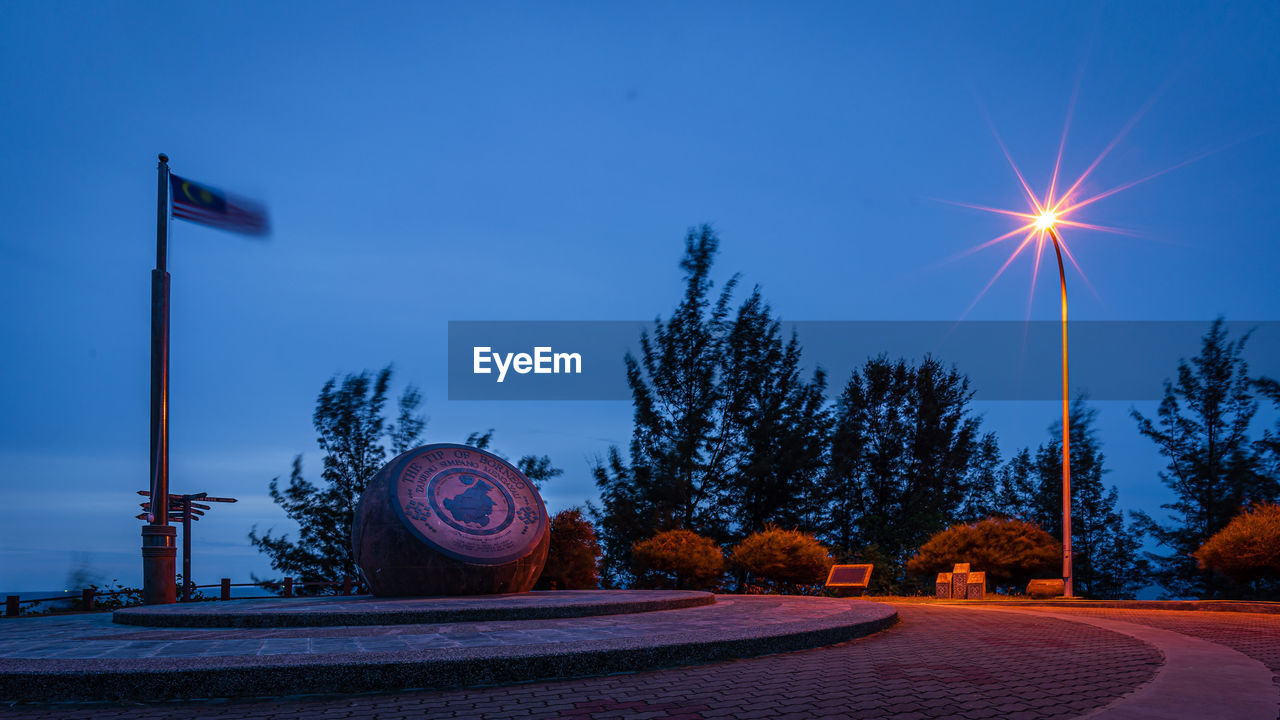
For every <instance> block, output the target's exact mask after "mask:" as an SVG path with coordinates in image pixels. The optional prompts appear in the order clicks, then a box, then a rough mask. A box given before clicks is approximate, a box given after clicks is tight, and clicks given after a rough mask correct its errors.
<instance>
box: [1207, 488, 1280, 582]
mask: <svg viewBox="0 0 1280 720" xmlns="http://www.w3.org/2000/svg"><path fill="white" fill-rule="evenodd" d="M1195 558H1196V561H1197V562H1198V563H1199V565H1200V567H1201V568H1203V569H1208V570H1214V571H1216V572H1219V573H1222V574H1223V575H1226V576H1227V577H1229V578H1231V579H1233V580H1237V581H1241V582H1247V581H1250V580H1256V579H1259V578H1263V577H1280V505H1276V504H1275V503H1261V504H1258V505H1255V506H1253V507H1252V508H1249V509H1247V510H1245V511H1244V512H1242V513H1240V514H1239V515H1237V516H1235V517H1234V518H1232V520H1231V522H1229V523H1227V526H1226V527H1224V528H1222V529H1221V530H1219V531H1218V532H1217V533H1216V534H1215V535H1214V536H1213V537H1211V538H1209V539H1208V540H1206V541H1205V543H1204V544H1203V545H1201V546H1200V549H1199V550H1196V551H1195Z"/></svg>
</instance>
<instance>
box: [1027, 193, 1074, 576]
mask: <svg viewBox="0 0 1280 720" xmlns="http://www.w3.org/2000/svg"><path fill="white" fill-rule="evenodd" d="M1057 221H1058V213H1055V212H1052V211H1045V212H1042V213H1040V215H1039V216H1038V217H1037V218H1036V229H1038V230H1041V231H1044V232H1045V233H1048V235H1049V237H1050V238H1052V240H1053V252H1054V254H1055V255H1056V256H1057V257H1058V287H1059V289H1060V291H1061V297H1062V595H1063V597H1074V595H1073V594H1072V588H1071V405H1070V402H1069V398H1068V393H1069V392H1070V391H1069V387H1070V385H1069V383H1068V376H1067V273H1066V270H1065V269H1064V268H1063V267H1062V247H1061V240H1060V239H1059V238H1058V231H1057V230H1055V229H1054V227H1053V226H1054V224H1055V223H1057Z"/></svg>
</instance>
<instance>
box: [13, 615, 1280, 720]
mask: <svg viewBox="0 0 1280 720" xmlns="http://www.w3.org/2000/svg"><path fill="white" fill-rule="evenodd" d="M896 607H897V609H898V611H899V613H900V616H901V622H900V623H899V624H898V625H896V626H895V627H893V628H891V629H889V630H886V631H883V632H881V633H878V634H876V635H873V636H870V637H866V638H862V639H859V640H854V641H851V642H847V643H843V644H841V645H836V646H832V647H827V648H822V649H817V650H806V651H801V652H794V653H787V654H782V655H773V656H767V657H761V658H755V659H750V660H738V661H734V662H725V663H717V664H713V665H705V666H698V667H689V668H677V669H671V670H660V671H652V672H642V673H635V674H625V675H612V676H605V677H598V678H588V679H582V680H567V681H555V682H539V683H529V684H523V685H514V686H508V687H492V688H476V689H469V690H456V691H444V692H409V693H388V694H373V695H357V696H347V697H339V696H325V697H308V698H284V699H274V700H259V701H228V702H202V703H184V704H180V703H167V704H161V705H151V706H141V705H133V706H119V705H80V706H74V705H62V706H26V707H15V708H10V709H7V710H3V709H0V715H3V716H5V717H21V718H48V717H59V718H169V717H190V718H262V719H264V720H265V719H268V718H343V717H354V718H373V717H381V718H388V719H394V718H421V717H485V718H690V719H692V718H815V717H841V716H844V717H858V718H890V717H892V718H902V719H904V720H906V719H912V718H971V719H977V718H1012V719H1015V720H1017V719H1020V718H1071V717H1082V716H1085V715H1091V714H1093V713H1095V712H1097V711H1099V710H1102V711H1103V712H1102V713H1101V714H1099V715H1098V716H1097V717H1101V718H1106V717H1152V718H1155V717H1204V715H1198V714H1196V713H1195V712H1194V710H1193V709H1192V708H1185V707H1184V708H1181V709H1182V710H1183V711H1184V712H1183V713H1182V714H1179V707H1178V706H1176V705H1174V706H1171V705H1170V704H1169V703H1167V702H1166V703H1164V705H1161V703H1160V702H1159V698H1158V697H1155V698H1153V697H1152V696H1153V693H1152V692H1151V690H1152V688H1161V687H1166V686H1168V685H1169V683H1170V682H1171V681H1173V682H1174V683H1176V684H1177V685H1179V686H1181V689H1183V690H1186V691H1188V692H1191V693H1195V692H1202V693H1210V694H1211V693H1213V692H1222V691H1223V688H1221V687H1216V688H1215V687H1209V686H1208V685H1209V684H1211V683H1213V682H1214V679H1213V676H1212V672H1208V671H1210V670H1212V669H1213V668H1212V667H1210V666H1216V665H1217V664H1218V663H1219V662H1225V661H1229V662H1233V663H1235V664H1234V665H1232V666H1230V667H1231V669H1230V674H1231V676H1232V677H1236V676H1241V677H1242V679H1241V680H1240V681H1239V684H1238V685H1237V686H1233V687H1231V688H1230V692H1231V693H1233V695H1232V697H1236V698H1238V699H1239V700H1240V702H1239V703H1237V705H1236V706H1235V707H1229V706H1223V705H1221V703H1219V705H1218V707H1219V709H1220V710H1221V712H1218V713H1216V714H1215V715H1214V716H1215V717H1232V716H1235V717H1265V718H1266V719H1267V720H1272V719H1273V718H1276V717H1277V715H1278V714H1280V713H1278V711H1280V699H1278V698H1280V683H1278V681H1277V678H1278V677H1280V615H1256V614H1244V613H1221V612H1174V611H1149V610H1098V609H1080V610H1075V609H1067V610H1064V609H1060V608H1052V609H1034V608H1016V609H992V608H990V606H984V607H974V608H966V607H957V606H945V605H932V604H922V603H901V604H896ZM1077 620H1079V622H1078V621H1077ZM1085 622H1101V623H1103V624H1110V626H1109V627H1110V629H1106V628H1104V627H1098V626H1096V625H1092V624H1083V623H1085ZM1148 630H1149V631H1150V632H1147V631H1148ZM1144 633H1145V636H1144ZM1135 635H1136V636H1135ZM1162 645H1163V646H1164V652H1162V651H1161V649H1160V646H1162ZM1197 653H1199V654H1197ZM1195 663H1201V664H1202V666H1203V669H1204V670H1205V671H1206V672H1205V673H1197V672H1196V667H1195ZM1188 673H1190V674H1192V675H1197V674H1203V675H1204V677H1203V678H1202V680H1201V681H1202V684H1204V685H1205V687H1196V686H1195V683H1196V682H1197V680H1196V679H1195V678H1194V677H1193V678H1192V679H1191V680H1187V679H1186V677H1187V674H1188ZM1162 683H1163V684H1162ZM1188 683H1189V684H1188ZM1144 691H1145V692H1144ZM1233 713H1235V714H1234V715H1233ZM1267 713H1269V714H1267Z"/></svg>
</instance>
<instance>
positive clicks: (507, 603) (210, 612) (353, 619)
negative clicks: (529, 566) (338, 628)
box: [113, 590, 716, 628]
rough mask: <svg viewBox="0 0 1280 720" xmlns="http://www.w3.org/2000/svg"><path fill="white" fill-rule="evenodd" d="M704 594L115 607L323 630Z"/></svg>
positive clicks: (515, 616)
mask: <svg viewBox="0 0 1280 720" xmlns="http://www.w3.org/2000/svg"><path fill="white" fill-rule="evenodd" d="M715 601H716V598H715V596H714V595H712V594H711V593H707V592H694V591H680V590H672V591H666V590H663V591H659V590H561V591H549V592H531V593H520V594H514V595H484V596H469V597H411V598H377V597H370V596H367V595H363V596H357V597H344V596H337V597H334V596H329V597H317V598H264V599H255V600H230V601H227V602H201V603H178V604H175V605H147V606H142V607H133V608H125V609H124V610H117V611H116V612H115V614H114V617H113V619H114V620H115V622H117V623H121V624H124V625H147V626H151V627H223V628H232V627H328V626H334V625H418V624H434V623H456V622H479V621H496V620H538V619H550V618H572V617H589V616H593V615H623V614H629V613H640V612H653V611H657V610H679V609H681V608H689V607H698V606H700V605H711V604H713V603H715Z"/></svg>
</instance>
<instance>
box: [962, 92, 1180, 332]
mask: <svg viewBox="0 0 1280 720" xmlns="http://www.w3.org/2000/svg"><path fill="white" fill-rule="evenodd" d="M1072 105H1074V103H1072ZM1072 109H1073V108H1069V109H1068V112H1067V122H1066V123H1064V125H1063V129H1062V139H1061V141H1060V142H1059V144H1058V152H1057V156H1056V158H1055V159H1054V164H1053V172H1052V174H1051V175H1050V177H1049V182H1048V188H1047V190H1046V191H1045V192H1044V193H1043V194H1039V193H1036V192H1035V191H1034V190H1032V188H1031V184H1030V183H1029V182H1027V178H1026V176H1025V175H1024V174H1023V172H1022V170H1021V169H1019V168H1018V165H1017V163H1015V162H1014V160H1013V155H1012V154H1011V153H1010V152H1009V149H1008V147H1007V146H1006V145H1005V144H1004V141H1003V140H1002V139H1001V138H1000V135H999V133H998V132H996V130H995V128H994V126H993V127H992V134H993V135H995V138H996V142H997V143H998V144H999V145H1000V150H1001V151H1002V152H1003V153H1004V156H1005V159H1006V160H1007V161H1008V162H1009V167H1010V169H1011V170H1013V174H1014V177H1015V178H1017V181H1018V184H1019V186H1020V188H1021V190H1022V193H1023V196H1024V199H1025V200H1026V209H1024V210H1013V209H1007V208H997V207H990V206H987V205H976V204H973V203H967V202H955V201H946V202H949V203H950V204H952V205H959V206H961V207H967V208H972V209H974V210H982V211H985V212H991V213H998V214H1000V215H1005V216H1008V217H1011V218H1014V219H1015V220H1016V221H1017V222H1018V226H1017V227H1015V228H1013V229H1012V230H1009V231H1008V232H1005V233H1003V234H1001V235H999V236H997V237H994V238H991V239H990V240H987V241H985V242H982V243H979V244H977V245H975V246H973V247H971V248H968V249H967V250H965V251H963V252H961V253H960V254H959V255H957V256H955V257H954V258H952V259H958V258H960V257H964V256H967V255H971V254H973V253H975V252H978V251H981V250H985V249H987V248H990V247H993V246H996V245H1000V244H1005V243H1011V244H1013V250H1012V251H1011V252H1010V253H1009V256H1008V257H1007V258H1006V260H1005V261H1004V263H1003V264H1002V265H1001V266H1000V268H999V269H998V270H997V271H996V273H995V275H993V276H992V277H991V279H990V280H989V281H988V282H987V284H986V285H985V286H984V287H983V288H982V291H981V292H979V293H978V295H977V297H975V298H974V300H973V303H972V304H970V305H969V308H968V309H966V310H965V314H966V315H967V314H968V313H969V311H971V310H973V308H974V306H976V305H977V304H978V301H979V300H981V299H982V297H983V296H984V295H986V293H987V291H988V290H990V289H991V287H992V286H993V285H994V284H995V282H996V281H997V280H998V279H999V278H1000V277H1001V276H1002V275H1003V274H1004V272H1005V271H1006V270H1008V269H1009V267H1010V266H1011V265H1012V264H1013V262H1014V261H1015V260H1016V259H1017V258H1018V257H1019V256H1021V255H1023V254H1024V253H1025V252H1028V251H1029V252H1031V253H1032V255H1033V256H1034V259H1035V261H1034V263H1033V266H1032V271H1031V289H1032V293H1033V296H1034V291H1035V286H1036V280H1037V278H1038V275H1039V272H1040V258H1041V255H1042V253H1043V251H1044V250H1045V248H1046V246H1047V245H1049V243H1050V241H1051V240H1052V239H1053V237H1054V236H1056V238H1057V240H1058V245H1059V247H1060V248H1061V250H1062V253H1063V254H1064V255H1066V257H1067V259H1068V260H1069V261H1070V263H1071V265H1072V266H1073V267H1074V268H1075V270H1076V272H1077V273H1079V274H1080V277H1081V279H1083V280H1084V282H1085V284H1086V285H1088V286H1089V288H1090V290H1092V289H1093V285H1092V283H1090V281H1089V278H1088V276H1087V275H1086V274H1085V273H1084V270H1083V269H1082V268H1081V267H1080V264H1079V263H1078V262H1076V259H1075V256H1074V254H1073V253H1072V252H1071V249H1070V247H1069V246H1068V244H1067V241H1066V239H1065V238H1064V237H1063V233H1062V230H1063V228H1072V229H1076V230H1089V231H1094V232H1105V233H1115V234H1120V235H1135V234H1136V233H1134V232H1132V231H1130V230H1126V229H1123V228H1118V227H1109V226H1106V225H1098V224H1095V223H1089V222H1083V221H1081V220H1078V219H1076V218H1075V217H1073V214H1074V213H1076V212H1077V211H1079V210H1081V209H1082V208H1085V207H1088V206H1090V205H1093V204H1094V203H1096V202H1098V201H1099V200H1103V199H1105V198H1108V197H1111V196H1113V195H1115V194H1117V193H1119V192H1122V191H1124V190H1127V189H1129V188H1132V187H1134V186H1136V185H1140V184H1142V183H1144V182H1147V181H1148V180H1151V179H1153V178H1155V177H1158V176H1160V175H1163V174H1165V173H1166V172H1169V170H1173V169H1174V168H1176V167H1181V166H1182V165H1185V164H1186V163H1179V164H1178V165H1175V166H1174V167H1171V168H1168V169H1166V170H1162V171H1160V172H1158V173H1154V174H1152V175H1148V176H1147V177H1144V178H1142V179H1140V180H1136V181H1133V182H1128V183H1123V184H1121V185H1117V186H1115V187H1112V188H1108V189H1106V190H1103V191H1102V192H1098V193H1094V194H1088V195H1087V194H1085V193H1084V192H1083V191H1082V188H1083V187H1084V186H1085V181H1086V180H1088V178H1089V176H1090V175H1092V174H1093V172H1094V170H1096V169H1097V168H1098V166H1099V165H1101V163H1102V161H1103V159H1105V158H1106V157H1107V155H1108V154H1110V153H1111V151H1112V150H1113V149H1115V147H1116V145H1117V144H1118V143H1119V142H1120V140H1121V139H1122V138H1123V137H1124V136H1125V135H1127V134H1128V132H1129V131H1130V130H1131V129H1133V126H1134V125H1135V124H1136V122H1137V120H1138V117H1135V118H1134V119H1133V120H1131V121H1130V122H1129V123H1127V124H1126V125H1125V127H1124V128H1123V129H1122V130H1121V131H1120V133H1119V134H1117V136H1116V137H1115V138H1114V139H1113V140H1112V141H1111V142H1110V143H1108V144H1107V146H1106V147H1105V148H1103V150H1102V152H1101V153H1099V154H1098V156H1097V157H1096V158H1094V160H1093V162H1091V163H1089V165H1088V166H1087V167H1086V169H1085V171H1084V172H1083V173H1081V174H1080V176H1079V177H1077V178H1076V179H1075V180H1074V181H1073V182H1071V183H1070V184H1069V185H1066V188H1065V190H1064V189H1062V187H1061V186H1062V185H1063V184H1064V183H1060V180H1062V177H1061V170H1062V160H1063V154H1064V150H1065V149H1066V142H1067V131H1068V129H1069V128H1070V124H1071V114H1072V113H1071V110H1072ZM1145 110H1146V108H1145V107H1144V108H1143V111H1145ZM1141 114H1142V112H1140V113H1139V117H1140V116H1141ZM1197 159H1198V158H1197ZM1028 303H1030V301H1028ZM1027 311H1028V313H1030V305H1029V304H1028V308H1027Z"/></svg>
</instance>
